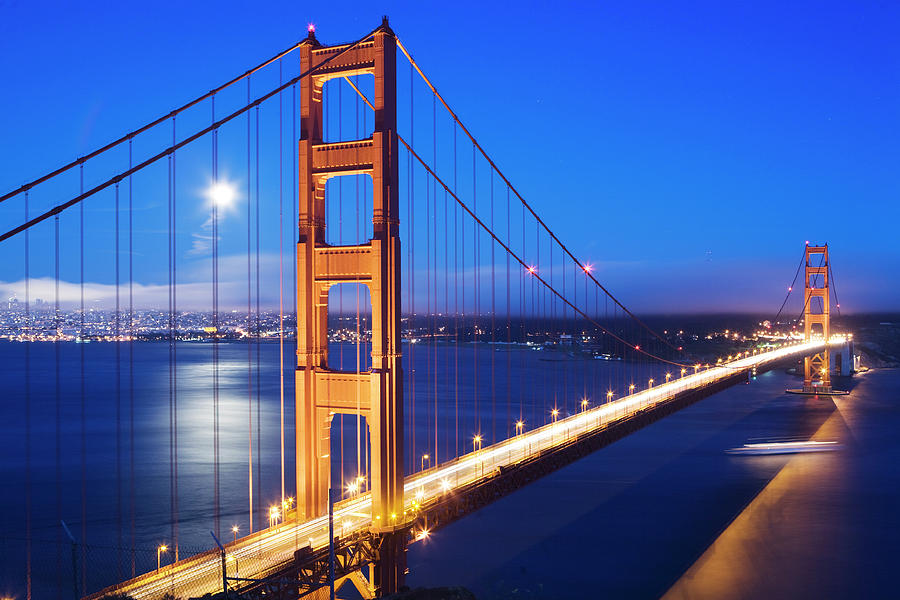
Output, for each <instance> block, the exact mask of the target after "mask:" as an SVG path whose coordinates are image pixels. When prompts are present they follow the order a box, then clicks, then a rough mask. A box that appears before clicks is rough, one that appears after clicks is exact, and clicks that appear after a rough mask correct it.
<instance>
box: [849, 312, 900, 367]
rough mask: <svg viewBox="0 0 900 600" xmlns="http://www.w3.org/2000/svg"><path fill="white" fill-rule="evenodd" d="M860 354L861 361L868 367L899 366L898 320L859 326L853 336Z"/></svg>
mask: <svg viewBox="0 0 900 600" xmlns="http://www.w3.org/2000/svg"><path fill="white" fill-rule="evenodd" d="M853 337H854V343H855V345H856V348H857V349H858V351H859V353H860V355H861V356H862V359H861V362H862V365H863V366H865V367H870V368H894V367H900V322H896V321H880V322H879V323H878V324H874V323H873V324H871V325H868V326H866V327H861V328H860V329H859V330H858V331H857V332H856V333H855V335H854V336H853Z"/></svg>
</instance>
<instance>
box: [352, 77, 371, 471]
mask: <svg viewBox="0 0 900 600" xmlns="http://www.w3.org/2000/svg"><path fill="white" fill-rule="evenodd" d="M347 81H348V82H350V80H349V79H348V80H347ZM356 82H357V84H358V83H359V75H357V76H356ZM350 85H353V87H354V88H356V85H354V84H353V83H352V82H351V83H350ZM355 106H356V110H355V111H354V113H355V116H356V139H360V137H362V135H363V134H364V133H365V131H363V132H360V130H359V113H360V111H363V112H364V113H365V110H366V109H365V107H361V106H359V102H357V103H356V105H355ZM355 182H356V243H361V242H362V237H361V236H360V231H359V225H360V212H359V177H356V178H355ZM356 272H357V273H359V272H360V265H359V254H357V255H356ZM359 286H360V283H359V278H358V277H357V280H356V286H355V287H356V290H355V291H356V484H357V485H359V475H360V473H361V470H360V468H361V466H362V465H361V464H360V461H361V458H362V444H361V441H360V428H361V426H362V418H361V416H360V413H361V412H362V410H361V406H360V403H361V396H360V392H361V391H362V389H361V387H362V381H361V377H360V373H361V372H362V371H361V369H360V364H359V363H360V339H359Z"/></svg>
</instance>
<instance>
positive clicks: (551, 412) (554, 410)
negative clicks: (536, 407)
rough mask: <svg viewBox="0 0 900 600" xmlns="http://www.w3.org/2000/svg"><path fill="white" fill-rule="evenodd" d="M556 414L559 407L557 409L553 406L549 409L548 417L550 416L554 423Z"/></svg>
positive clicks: (557, 414)
mask: <svg viewBox="0 0 900 600" xmlns="http://www.w3.org/2000/svg"><path fill="white" fill-rule="evenodd" d="M558 416H559V409H558V408H554V409H553V410H551V411H550V417H551V418H552V420H553V422H554V423H556V418H557V417H558Z"/></svg>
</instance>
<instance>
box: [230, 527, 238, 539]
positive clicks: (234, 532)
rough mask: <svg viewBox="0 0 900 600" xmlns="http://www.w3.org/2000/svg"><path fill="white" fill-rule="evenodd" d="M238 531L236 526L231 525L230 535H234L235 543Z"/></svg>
mask: <svg viewBox="0 0 900 600" xmlns="http://www.w3.org/2000/svg"><path fill="white" fill-rule="evenodd" d="M238 531H239V528H238V526H237V525H232V526H231V533H233V534H234V540H233V541H235V542H236V541H237V534H238Z"/></svg>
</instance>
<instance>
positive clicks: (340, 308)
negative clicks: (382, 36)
mask: <svg viewBox="0 0 900 600" xmlns="http://www.w3.org/2000/svg"><path fill="white" fill-rule="evenodd" d="M335 85H337V97H338V110H337V114H338V141H339V142H342V141H344V132H343V121H344V119H343V114H342V111H343V103H344V102H343V98H342V93H341V90H342V87H343V86H341V80H340V79H338V80H337V82H336V83H335ZM337 184H338V245H343V243H344V178H343V177H338V180H337ZM338 290H339V292H340V293H339V294H338V315H339V316H338V323H340V322H341V321H342V320H343V318H344V290H343V289H342V288H338ZM339 339H340V338H339ZM326 343H327V342H326ZM339 343H340V346H339V348H340V354H338V362H339V364H338V370H340V371H343V370H344V344H343V341H341V342H339ZM338 429H339V430H340V446H341V452H340V456H341V471H340V474H341V475H340V477H339V478H338V483H339V485H340V489H341V491H342V493H343V490H344V413H339V414H338Z"/></svg>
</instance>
